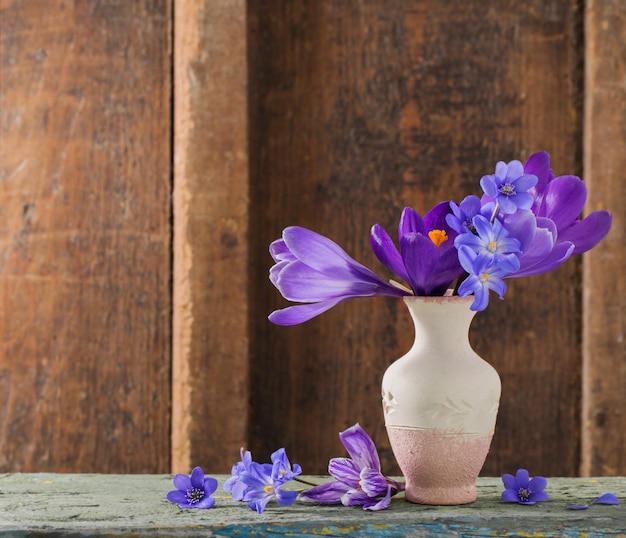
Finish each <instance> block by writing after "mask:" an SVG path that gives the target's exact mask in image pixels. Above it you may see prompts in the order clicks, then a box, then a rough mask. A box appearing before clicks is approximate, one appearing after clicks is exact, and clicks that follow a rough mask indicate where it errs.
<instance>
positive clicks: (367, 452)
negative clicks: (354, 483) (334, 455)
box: [339, 423, 380, 471]
mask: <svg viewBox="0 0 626 538" xmlns="http://www.w3.org/2000/svg"><path fill="white" fill-rule="evenodd" d="M339 439H340V440H341V442H342V444H343V446H344V447H345V448H346V450H347V451H348V454H350V457H351V458H352V459H353V460H354V463H356V465H357V466H358V468H359V469H366V468H369V469H375V470H377V471H380V460H379V459H378V452H377V451H376V446H375V445H374V442H373V441H372V439H371V438H370V436H369V435H367V433H366V432H365V430H364V429H363V428H362V427H361V426H360V425H359V424H358V423H357V424H355V425H354V426H351V427H350V428H348V429H346V430H344V431H342V432H341V433H340V434H339Z"/></svg>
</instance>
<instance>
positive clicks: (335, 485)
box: [300, 481, 351, 504]
mask: <svg viewBox="0 0 626 538" xmlns="http://www.w3.org/2000/svg"><path fill="white" fill-rule="evenodd" d="M350 489H351V488H350V486H348V485H346V484H344V483H343V482H336V481H333V482H325V483H324V484H320V485H319V486H315V487H312V488H311V489H307V490H306V491H303V492H302V493H300V498H301V499H305V500H309V501H315V502H318V503H320V504H341V497H343V495H344V494H345V493H346V492H347V491H349V490H350Z"/></svg>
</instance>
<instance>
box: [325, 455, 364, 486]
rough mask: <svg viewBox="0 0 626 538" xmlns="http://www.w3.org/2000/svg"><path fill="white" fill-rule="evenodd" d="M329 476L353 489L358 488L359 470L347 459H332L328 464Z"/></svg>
mask: <svg viewBox="0 0 626 538" xmlns="http://www.w3.org/2000/svg"><path fill="white" fill-rule="evenodd" d="M328 472H329V473H330V475H331V476H332V477H333V478H335V479H337V480H339V481H340V482H343V483H344V484H347V485H349V486H350V487H353V488H358V487H359V480H360V478H361V476H360V473H361V469H360V468H359V467H358V465H357V464H356V463H355V462H354V461H352V460H351V459H349V458H332V459H331V460H330V461H329V462H328Z"/></svg>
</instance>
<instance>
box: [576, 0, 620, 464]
mask: <svg viewBox="0 0 626 538" xmlns="http://www.w3.org/2000/svg"><path fill="white" fill-rule="evenodd" d="M625 35H626V5H625V4H624V2H620V1H619V0H591V1H589V2H587V9H586V54H585V65H586V81H585V89H586V99H585V179H586V181H587V186H588V190H589V198H588V203H587V211H588V212H590V211H594V210H597V209H607V210H608V211H609V212H611V213H612V214H613V226H612V228H611V231H610V233H609V235H608V236H607V237H606V238H605V239H604V240H603V242H602V243H601V244H600V246H599V247H598V248H596V249H595V250H593V251H591V252H589V253H588V254H586V255H585V262H584V310H583V312H584V333H583V334H584V361H585V362H584V364H585V370H584V372H585V375H584V378H583V379H584V385H583V387H584V409H583V458H582V473H583V474H584V475H589V474H594V475H624V474H626V343H625V342H624V339H625V335H626V275H625V273H624V267H625V265H626V250H625V249H624V245H625V244H626V236H625V233H624V230H625V229H626V210H625V209H624V208H626V178H625V176H624V169H626V151H625V148H626V46H625V44H624V36H625Z"/></svg>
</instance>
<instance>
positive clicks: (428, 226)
mask: <svg viewBox="0 0 626 538" xmlns="http://www.w3.org/2000/svg"><path fill="white" fill-rule="evenodd" d="M450 212H451V210H450V202H439V203H438V204H437V205H436V206H434V207H433V208H432V209H431V210H430V211H428V212H427V213H426V214H425V215H424V217H423V219H422V221H423V224H424V232H423V233H424V234H425V235H427V234H428V232H429V231H431V230H445V232H446V234H447V235H448V236H450V234H451V232H454V230H453V229H452V228H450V226H449V225H448V223H447V222H446V216H447V215H449V214H450ZM416 231H419V230H416Z"/></svg>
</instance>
